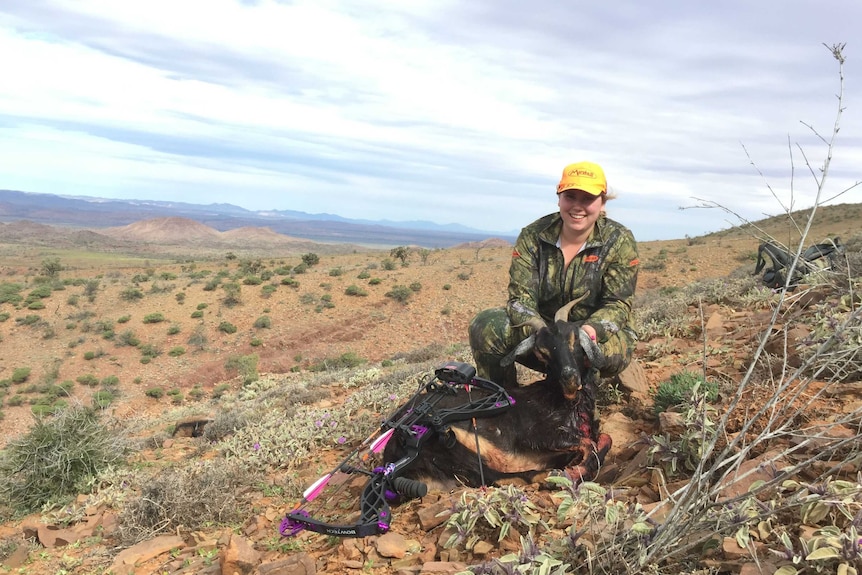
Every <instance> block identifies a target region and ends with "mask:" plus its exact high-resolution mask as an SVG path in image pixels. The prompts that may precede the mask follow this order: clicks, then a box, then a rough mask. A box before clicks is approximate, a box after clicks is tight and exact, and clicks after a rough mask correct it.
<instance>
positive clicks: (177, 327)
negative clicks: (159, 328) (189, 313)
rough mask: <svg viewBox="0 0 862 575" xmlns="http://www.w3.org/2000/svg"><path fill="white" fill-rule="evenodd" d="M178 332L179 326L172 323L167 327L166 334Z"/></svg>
mask: <svg viewBox="0 0 862 575" xmlns="http://www.w3.org/2000/svg"><path fill="white" fill-rule="evenodd" d="M178 333H180V326H178V325H177V324H173V325H172V326H171V327H169V328H168V335H177V334H178Z"/></svg>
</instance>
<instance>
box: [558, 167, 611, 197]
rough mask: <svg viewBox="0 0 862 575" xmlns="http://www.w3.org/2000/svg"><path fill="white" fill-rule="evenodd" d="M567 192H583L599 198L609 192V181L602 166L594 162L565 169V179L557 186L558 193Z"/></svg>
mask: <svg viewBox="0 0 862 575" xmlns="http://www.w3.org/2000/svg"><path fill="white" fill-rule="evenodd" d="M566 190H583V191H585V192H587V193H588V194H592V195H594V196H598V195H601V194H604V193H605V192H607V191H608V181H607V180H606V179H605V172H604V171H603V170H602V168H601V166H599V165H598V164H594V163H592V162H578V163H577V164H569V165H568V166H566V167H565V168H563V177H562V179H560V183H559V184H558V185H557V193H558V194H560V193H562V192H565V191H566Z"/></svg>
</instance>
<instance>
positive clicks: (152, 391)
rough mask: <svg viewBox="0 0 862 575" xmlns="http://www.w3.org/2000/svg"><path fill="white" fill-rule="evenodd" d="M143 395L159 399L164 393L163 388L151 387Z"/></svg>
mask: <svg viewBox="0 0 862 575" xmlns="http://www.w3.org/2000/svg"><path fill="white" fill-rule="evenodd" d="M144 395H146V396H147V397H152V398H153V399H161V398H162V397H164V395H165V390H164V389H162V388H161V387H151V388H149V389H148V390H146V391H145V392H144Z"/></svg>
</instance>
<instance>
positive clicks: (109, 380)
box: [102, 375, 120, 387]
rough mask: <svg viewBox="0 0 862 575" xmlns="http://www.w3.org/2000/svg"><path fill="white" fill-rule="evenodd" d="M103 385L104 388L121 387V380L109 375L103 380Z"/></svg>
mask: <svg viewBox="0 0 862 575" xmlns="http://www.w3.org/2000/svg"><path fill="white" fill-rule="evenodd" d="M102 385H103V386H104V387H115V386H117V385H120V378H119V377H117V376H116V375H108V376H105V377H103V378H102Z"/></svg>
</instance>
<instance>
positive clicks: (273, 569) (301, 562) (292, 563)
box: [257, 553, 361, 575]
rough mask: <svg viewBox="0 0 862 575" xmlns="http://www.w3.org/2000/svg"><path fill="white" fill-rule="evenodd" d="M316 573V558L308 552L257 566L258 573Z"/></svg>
mask: <svg viewBox="0 0 862 575" xmlns="http://www.w3.org/2000/svg"><path fill="white" fill-rule="evenodd" d="M360 567H361V565H360ZM316 573H317V567H315V565H314V559H312V558H311V556H310V555H309V554H308V553H298V554H296V555H293V556H291V557H288V558H287V559H281V560H279V561H270V562H269V563H262V564H261V565H260V566H259V567H258V568H257V575H316Z"/></svg>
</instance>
